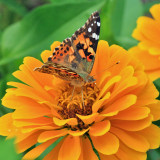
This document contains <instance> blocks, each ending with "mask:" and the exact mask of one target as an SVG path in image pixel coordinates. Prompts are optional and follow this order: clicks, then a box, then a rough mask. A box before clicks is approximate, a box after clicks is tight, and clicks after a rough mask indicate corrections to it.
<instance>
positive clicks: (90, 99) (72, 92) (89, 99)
mask: <svg viewBox="0 0 160 160" xmlns="http://www.w3.org/2000/svg"><path fill="white" fill-rule="evenodd" d="M98 94H99V89H98V87H97V86H96V84H94V83H87V84H85V85H84V86H82V87H75V88H74V86H71V85H68V86H67V87H66V88H65V90H63V91H62V94H61V96H60V97H59V100H58V105H59V106H61V107H62V109H61V110H58V113H59V114H60V115H61V116H62V118H63V119H69V118H77V121H78V125H77V126H69V125H66V127H68V128H71V129H72V130H77V129H79V130H82V129H86V128H88V126H89V125H85V124H84V122H83V121H82V120H81V119H80V118H79V117H78V116H77V114H78V115H83V116H87V115H91V114H92V106H93V103H94V102H95V100H96V98H97V96H98Z"/></svg>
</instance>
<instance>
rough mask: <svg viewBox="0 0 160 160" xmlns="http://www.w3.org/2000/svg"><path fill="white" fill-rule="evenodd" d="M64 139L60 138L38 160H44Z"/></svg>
mask: <svg viewBox="0 0 160 160" xmlns="http://www.w3.org/2000/svg"><path fill="white" fill-rule="evenodd" d="M63 138H64V137H61V138H59V139H58V140H56V141H55V142H54V143H53V144H51V145H50V146H49V147H48V148H47V149H46V150H45V151H44V152H43V153H42V154H41V155H40V156H39V157H38V158H37V159H36V160H42V159H43V158H44V157H45V156H46V155H47V154H48V153H50V152H51V151H52V149H53V148H54V147H55V146H56V145H57V144H58V143H59V142H60V141H61V140H62V139H63Z"/></svg>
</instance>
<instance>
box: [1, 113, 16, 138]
mask: <svg viewBox="0 0 160 160" xmlns="http://www.w3.org/2000/svg"><path fill="white" fill-rule="evenodd" d="M11 132H15V127H14V126H13V119H12V113H8V114H5V115H4V116H2V117H0V135H2V136H9V135H10V134H11Z"/></svg>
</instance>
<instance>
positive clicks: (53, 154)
mask: <svg viewBox="0 0 160 160" xmlns="http://www.w3.org/2000/svg"><path fill="white" fill-rule="evenodd" d="M63 141H64V140H63V139H62V140H61V141H60V142H59V143H58V144H57V145H56V146H55V147H54V148H53V149H52V151H51V152H49V153H48V154H47V155H46V156H45V157H44V158H43V160H53V157H54V160H58V154H59V150H60V148H61V146H62V144H63Z"/></svg>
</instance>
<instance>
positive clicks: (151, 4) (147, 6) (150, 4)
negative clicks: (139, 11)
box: [143, 0, 160, 13]
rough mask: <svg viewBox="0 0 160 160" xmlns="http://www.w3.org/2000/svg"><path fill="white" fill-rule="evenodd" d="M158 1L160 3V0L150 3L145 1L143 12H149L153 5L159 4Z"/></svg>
mask: <svg viewBox="0 0 160 160" xmlns="http://www.w3.org/2000/svg"><path fill="white" fill-rule="evenodd" d="M157 3H160V0H154V1H151V2H148V3H145V4H144V7H143V9H144V10H143V12H144V13H148V12H149V9H150V8H151V7H152V6H153V5H155V4H157Z"/></svg>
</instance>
